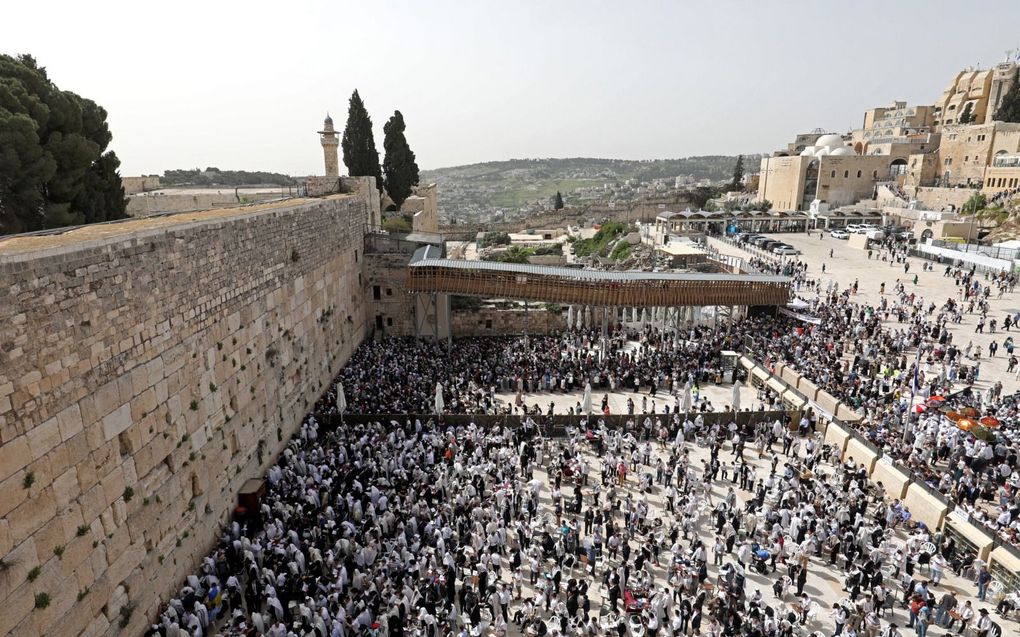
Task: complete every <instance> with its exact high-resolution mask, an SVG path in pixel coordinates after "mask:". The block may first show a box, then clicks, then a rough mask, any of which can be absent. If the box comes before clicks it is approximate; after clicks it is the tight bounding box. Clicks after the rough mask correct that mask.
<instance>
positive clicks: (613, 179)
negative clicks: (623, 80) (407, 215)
mask: <svg viewBox="0 0 1020 637" xmlns="http://www.w3.org/2000/svg"><path fill="white" fill-rule="evenodd" d="M755 157H756V156H747V157H746V159H745V164H744V165H745V166H746V167H748V168H749V169H751V170H754V169H755V168H756V166H757V163H756V161H757V160H756V159H755ZM735 162H736V157H735V156H726V155H708V156H704V157H685V158H682V159H655V160H644V161H635V160H625V159H594V158H583V157H578V158H567V159H511V160H507V161H492V162H485V163H481V164H470V165H467V166H453V167H450V168H439V169H435V170H424V171H422V173H421V180H422V182H425V183H432V182H435V183H437V184H438V185H439V207H440V212H441V214H442V215H443V217H444V218H447V219H448V218H451V217H453V218H457V219H461V220H485V219H486V218H488V217H489V216H490V215H494V214H495V215H498V214H499V213H507V212H519V211H526V212H535V211H538V210H541V209H544V208H546V207H548V206H550V205H551V202H552V198H553V197H554V196H555V194H556V192H557V191H558V192H561V193H562V194H563V198H564V200H565V202H566V204H567V205H568V206H571V205H578V204H582V203H590V202H593V201H619V202H621V203H622V202H626V201H629V200H631V199H634V198H636V197H639V196H643V195H648V194H651V193H654V192H655V191H657V190H658V191H663V190H669V189H673V188H674V187H675V184H676V180H677V178H678V177H680V178H681V181H682V182H684V183H686V184H689V185H694V184H697V183H698V182H702V181H712V182H718V181H729V180H730V179H731V178H732V175H733V166H734V163H735Z"/></svg>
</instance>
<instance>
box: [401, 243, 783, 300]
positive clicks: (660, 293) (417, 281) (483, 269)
mask: <svg viewBox="0 0 1020 637" xmlns="http://www.w3.org/2000/svg"><path fill="white" fill-rule="evenodd" d="M433 252H434V251H433V250H429V249H424V248H423V249H421V250H418V251H417V252H416V253H415V255H414V257H412V259H411V262H410V263H409V264H408V267H407V290H408V292H412V293H443V294H457V295H462V296H474V297H482V298H501V299H514V300H521V301H539V302H546V303H559V304H564V305H589V306H600V307H683V306H693V307H700V306H753V305H775V306H782V305H786V304H787V303H789V301H790V284H791V279H790V278H789V277H784V276H770V275H757V274H714V273H713V274H705V273H687V272H610V271H602V270H580V269H572V268H564V267H546V266H536V265H524V264H511V263H497V262H491V261H463V260H453V259H441V258H432V257H431V254H433Z"/></svg>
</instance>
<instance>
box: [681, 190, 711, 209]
mask: <svg viewBox="0 0 1020 637" xmlns="http://www.w3.org/2000/svg"><path fill="white" fill-rule="evenodd" d="M684 196H685V197H686V198H687V202H688V203H690V204H691V206H692V207H694V208H697V209H698V210H702V209H704V208H705V204H707V203H708V200H709V199H714V198H716V197H718V196H719V191H718V190H716V189H715V188H712V187H711V186H697V187H696V188H694V189H692V190H688V191H687V192H685V193H684Z"/></svg>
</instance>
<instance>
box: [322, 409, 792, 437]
mask: <svg viewBox="0 0 1020 637" xmlns="http://www.w3.org/2000/svg"><path fill="white" fill-rule="evenodd" d="M663 416H664V414H660V417H663ZM682 416H683V418H685V419H690V420H694V419H695V418H697V417H698V416H701V417H702V418H703V419H704V422H705V424H706V425H709V426H711V425H715V424H719V425H722V426H725V425H728V424H730V423H731V422H736V423H737V424H738V425H741V426H743V425H746V424H749V423H759V422H774V421H775V420H780V421H782V422H784V423H785V422H788V421H789V420H791V419H792V417H793V415H792V414H790V413H789V412H786V411H739V412H736V413H734V412H732V411H730V412H727V411H707V412H693V411H692V412H689V413H685V414H682ZM672 417H673V415H672V414H670V415H669V416H668V418H670V419H672ZM527 418H532V419H533V420H534V421H535V422H536V423H537V424H538V425H539V426H540V427H542V430H543V431H544V432H546V433H549V434H551V435H563V433H564V432H565V431H566V429H567V428H568V427H579V426H580V425H581V422H582V421H584V420H587V419H588V417H587V416H584V415H574V416H570V415H566V414H553V415H552V416H521V415H515V414H443V415H442V416H441V417H439V418H438V421H439V422H440V423H442V424H445V425H451V426H467V425H471V424H474V425H477V426H479V427H482V428H490V427H510V428H516V427H520V426H521V424H522V423H523V422H524V421H525V420H526V419H527ZM644 418H645V417H644V416H643V415H641V414H636V415H627V414H610V415H608V416H606V415H603V414H602V413H601V412H598V411H592V414H591V418H590V420H591V421H592V422H593V423H597V422H598V421H600V420H601V421H604V422H605V424H606V427H608V428H609V429H620V428H623V427H624V426H625V425H626V423H627V422H628V421H633V422H634V423H635V424H640V423H643V422H644ZM321 420H322V421H323V422H322V424H323V426H324V427H325V428H326V429H334V428H337V427H340V426H341V425H343V424H365V423H374V422H382V423H390V422H397V423H399V424H400V425H403V424H404V423H406V422H407V421H408V420H410V421H411V422H414V421H415V420H420V421H421V422H422V423H425V422H427V421H429V420H432V421H436V420H437V417H436V415H435V414H345V415H344V416H342V417H341V416H340V415H338V414H330V415H327V416H325V417H323V418H322V419H321Z"/></svg>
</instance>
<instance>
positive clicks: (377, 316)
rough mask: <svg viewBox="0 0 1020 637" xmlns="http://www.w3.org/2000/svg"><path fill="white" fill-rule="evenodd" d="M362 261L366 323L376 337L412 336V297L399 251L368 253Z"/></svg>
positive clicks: (407, 258)
mask: <svg viewBox="0 0 1020 637" xmlns="http://www.w3.org/2000/svg"><path fill="white" fill-rule="evenodd" d="M365 258H366V262H365V279H366V286H365V299H366V302H367V303H368V309H367V310H366V312H367V316H368V322H369V324H370V326H371V328H370V329H374V331H375V333H376V334H377V335H378V336H414V334H415V331H414V319H415V309H414V299H413V297H412V296H411V294H410V293H409V292H408V291H407V262H408V261H410V259H411V255H410V254H407V253H404V252H400V251H394V252H387V253H382V254H375V253H369V254H368V255H366V257H365Z"/></svg>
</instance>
